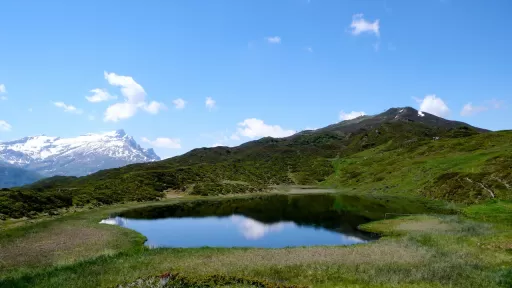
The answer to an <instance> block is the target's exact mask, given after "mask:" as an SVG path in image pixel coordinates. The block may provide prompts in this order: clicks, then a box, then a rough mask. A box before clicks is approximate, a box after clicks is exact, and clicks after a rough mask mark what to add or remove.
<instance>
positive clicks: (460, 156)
mask: <svg viewBox="0 0 512 288" xmlns="http://www.w3.org/2000/svg"><path fill="white" fill-rule="evenodd" d="M511 136H512V133H511V132H510V131H501V132H494V133H490V134H482V135H475V136H471V137H467V138H462V139H449V138H447V139H441V140H436V141H435V140H431V141H427V142H425V143H422V144H421V145H419V146H413V147H404V148H399V149H395V148H394V145H395V144H394V143H393V142H392V141H391V142H390V143H388V144H387V145H381V146H378V147H375V148H372V149H367V150H365V151H363V152H360V153H356V154H354V155H351V156H348V157H344V158H339V159H336V160H334V162H333V163H334V167H335V173H334V174H332V175H331V176H329V177H328V178H327V180H326V181H325V183H324V185H327V186H329V185H330V186H334V187H343V188H344V189H347V188H351V189H353V190H354V191H355V192H359V193H368V192H375V193H385V194H395V195H418V196H420V195H421V196H426V197H428V198H431V199H442V200H446V201H454V202H458V203H467V204H470V203H479V202H485V201H487V200H488V199H492V198H493V196H492V195H491V194H490V193H489V191H492V192H493V194H494V198H495V199H502V200H512V157H511V156H510V155H512V147H511V146H510V145H509V143H510V139H511ZM390 147H393V149H391V148H390Z"/></svg>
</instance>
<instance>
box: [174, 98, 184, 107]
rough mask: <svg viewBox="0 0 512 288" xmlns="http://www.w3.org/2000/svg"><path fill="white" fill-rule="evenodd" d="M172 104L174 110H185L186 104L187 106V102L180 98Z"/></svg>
mask: <svg viewBox="0 0 512 288" xmlns="http://www.w3.org/2000/svg"><path fill="white" fill-rule="evenodd" d="M172 104H174V108H176V109H183V108H185V104H187V102H186V101H185V100H183V99H181V98H178V99H175V100H173V101H172Z"/></svg>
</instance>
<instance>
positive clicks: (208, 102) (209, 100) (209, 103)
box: [204, 97, 216, 110]
mask: <svg viewBox="0 0 512 288" xmlns="http://www.w3.org/2000/svg"><path fill="white" fill-rule="evenodd" d="M204 104H205V105H206V108H208V109H210V110H212V109H213V108H215V104H216V102H215V100H213V99H212V97H206V101H205V102H204Z"/></svg>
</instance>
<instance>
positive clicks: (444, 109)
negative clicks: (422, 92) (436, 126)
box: [416, 95, 450, 117]
mask: <svg viewBox="0 0 512 288" xmlns="http://www.w3.org/2000/svg"><path fill="white" fill-rule="evenodd" d="M416 101H417V102H418V103H420V109H419V110H420V111H423V112H428V113H430V114H433V115H436V116H439V117H447V116H448V115H450V109H449V108H448V106H447V105H446V104H445V103H444V101H443V100H442V99H441V98H438V97H437V96H436V95H427V96H425V98H423V99H416Z"/></svg>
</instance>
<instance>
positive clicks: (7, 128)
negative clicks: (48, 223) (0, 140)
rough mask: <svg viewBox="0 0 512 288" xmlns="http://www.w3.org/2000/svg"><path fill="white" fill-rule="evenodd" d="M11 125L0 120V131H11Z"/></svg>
mask: <svg viewBox="0 0 512 288" xmlns="http://www.w3.org/2000/svg"><path fill="white" fill-rule="evenodd" d="M11 129H12V126H11V124H9V123H7V121H5V120H0V131H5V132H6V131H11Z"/></svg>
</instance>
